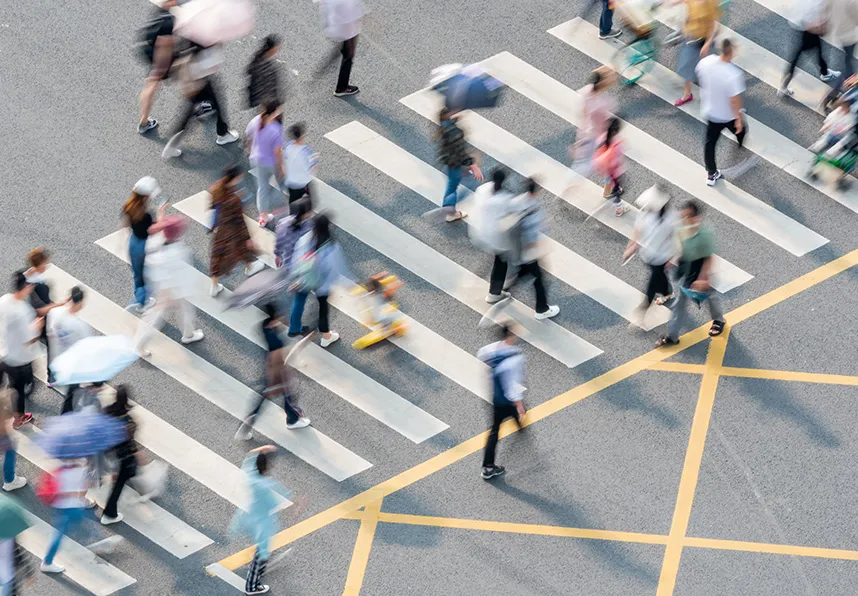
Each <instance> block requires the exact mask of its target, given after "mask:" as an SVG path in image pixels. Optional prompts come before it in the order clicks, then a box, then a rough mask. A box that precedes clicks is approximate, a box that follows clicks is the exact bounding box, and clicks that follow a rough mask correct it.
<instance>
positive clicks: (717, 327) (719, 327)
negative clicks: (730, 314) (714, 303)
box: [709, 321, 724, 337]
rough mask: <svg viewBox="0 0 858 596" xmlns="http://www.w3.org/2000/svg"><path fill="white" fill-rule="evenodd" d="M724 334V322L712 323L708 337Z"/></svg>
mask: <svg viewBox="0 0 858 596" xmlns="http://www.w3.org/2000/svg"><path fill="white" fill-rule="evenodd" d="M723 332H724V321H712V326H711V327H710V328H709V337H715V336H718V335H721V334H722V333H723Z"/></svg>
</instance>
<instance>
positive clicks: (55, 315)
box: [46, 286, 92, 414]
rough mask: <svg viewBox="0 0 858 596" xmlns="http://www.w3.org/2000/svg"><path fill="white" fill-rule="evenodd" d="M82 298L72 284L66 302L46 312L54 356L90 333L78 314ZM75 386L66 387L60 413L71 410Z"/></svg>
mask: <svg viewBox="0 0 858 596" xmlns="http://www.w3.org/2000/svg"><path fill="white" fill-rule="evenodd" d="M83 300H84V293H83V290H82V289H81V288H80V286H74V287H73V288H72V289H71V291H70V292H69V298H68V300H66V303H65V304H63V305H62V306H61V307H60V308H55V309H54V310H52V311H51V312H49V313H48V317H47V319H46V327H47V329H48V345H49V346H51V353H52V354H53V356H54V357H57V356H59V355H60V354H62V353H63V352H65V351H66V350H68V349H69V348H70V347H72V346H73V345H74V344H76V343H77V342H79V341H80V340H82V339H83V338H85V337H89V336H91V335H92V327H90V326H89V325H88V324H87V323H86V322H84V321H83V320H82V319H81V318H80V316H79V314H80V311H81V310H82V309H83ZM51 376H53V375H51ZM77 387H78V385H76V384H73V385H70V386H68V387H67V388H66V394H65V397H64V398H63V407H62V411H61V412H60V413H61V414H67V413H68V412H71V411H72V410H73V408H74V401H73V400H74V393H75V391H76V390H77Z"/></svg>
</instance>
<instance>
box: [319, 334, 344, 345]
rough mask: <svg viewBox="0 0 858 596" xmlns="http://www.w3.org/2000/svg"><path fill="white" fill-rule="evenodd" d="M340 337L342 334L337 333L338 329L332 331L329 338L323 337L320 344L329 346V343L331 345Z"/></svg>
mask: <svg viewBox="0 0 858 596" xmlns="http://www.w3.org/2000/svg"><path fill="white" fill-rule="evenodd" d="M338 339H340V334H339V333H337V332H336V331H331V336H330V337H329V338H327V339H325V338H324V337H322V341H321V342H320V345H321V346H322V347H323V348H327V347H328V346H329V345H331V344H332V343H334V342H335V341H337V340H338Z"/></svg>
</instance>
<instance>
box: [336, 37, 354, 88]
mask: <svg viewBox="0 0 858 596" xmlns="http://www.w3.org/2000/svg"><path fill="white" fill-rule="evenodd" d="M356 49H357V37H352V38H351V39H347V40H345V41H344V42H343V46H342V49H341V50H340V53H341V54H342V56H343V59H342V62H340V74H339V75H338V76H337V88H336V91H337V92H341V91H345V90H346V89H347V88H348V86H349V78H350V77H351V74H352V62H353V61H354V57H355V50H356Z"/></svg>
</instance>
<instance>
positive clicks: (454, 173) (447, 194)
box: [441, 168, 462, 213]
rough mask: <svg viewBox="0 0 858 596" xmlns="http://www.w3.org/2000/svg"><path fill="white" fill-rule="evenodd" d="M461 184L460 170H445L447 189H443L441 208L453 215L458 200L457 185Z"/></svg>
mask: <svg viewBox="0 0 858 596" xmlns="http://www.w3.org/2000/svg"><path fill="white" fill-rule="evenodd" d="M461 182H462V168H447V188H445V189H444V200H443V202H442V203H441V206H442V207H443V208H444V209H445V210H447V211H449V212H450V213H454V212H455V211H456V202H457V201H458V200H459V184H460V183H461Z"/></svg>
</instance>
